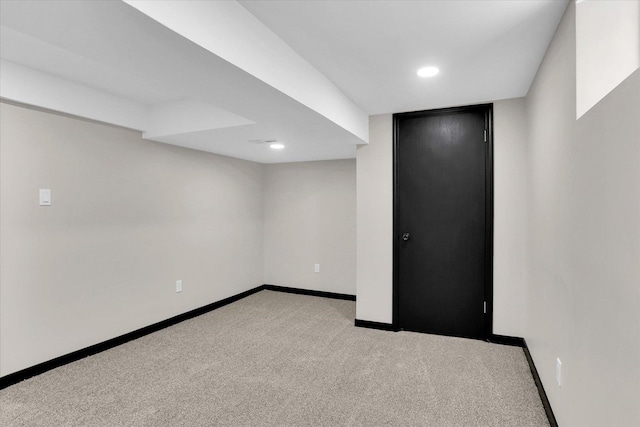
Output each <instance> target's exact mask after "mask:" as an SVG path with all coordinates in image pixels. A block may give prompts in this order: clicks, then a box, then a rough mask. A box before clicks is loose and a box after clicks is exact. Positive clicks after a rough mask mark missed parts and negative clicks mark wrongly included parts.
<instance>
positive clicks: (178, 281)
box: [176, 280, 182, 292]
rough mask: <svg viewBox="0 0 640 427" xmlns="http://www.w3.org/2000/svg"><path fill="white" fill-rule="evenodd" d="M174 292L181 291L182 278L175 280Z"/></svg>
mask: <svg viewBox="0 0 640 427" xmlns="http://www.w3.org/2000/svg"><path fill="white" fill-rule="evenodd" d="M176 292H182V280H176Z"/></svg>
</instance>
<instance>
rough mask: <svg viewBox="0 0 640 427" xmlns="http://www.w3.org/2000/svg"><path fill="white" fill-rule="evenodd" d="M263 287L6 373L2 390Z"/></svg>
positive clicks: (0, 380) (229, 302) (2, 380)
mask: <svg viewBox="0 0 640 427" xmlns="http://www.w3.org/2000/svg"><path fill="white" fill-rule="evenodd" d="M263 289H264V286H262V285H261V286H258V287H256V288H253V289H249V290H248V291H245V292H242V293H239V294H237V295H233V296H231V297H229V298H225V299H223V300H220V301H216V302H214V303H211V304H208V305H205V306H203V307H199V308H196V309H194V310H191V311H188V312H186V313H182V314H179V315H177V316H174V317H171V318H170V319H166V320H162V321H160V322H158V323H154V324H153V325H149V326H145V327H144V328H140V329H137V330H135V331H133V332H129V333H126V334H124V335H120V336H118V337H115V338H112V339H109V340H107V341H103V342H101V343H98V344H94V345H92V346H89V347H86V348H83V349H80V350H76V351H74V352H71V353H68V354H65V355H63V356H60V357H56V358H55V359H51V360H47V361H46V362H42V363H39V364H37V365H35V366H31V367H29V368H26V369H22V370H20V371H18V372H14V373H12V374H9V375H5V376H4V377H1V378H0V390H2V389H4V388H7V387H9V386H11V385H13V384H16V383H19V382H20V381H24V380H26V379H27V378H31V377H33V376H36V375H40V374H42V373H45V372H47V371H50V370H52V369H55V368H58V367H60V366H63V365H66V364H68V363H71V362H75V361H77V360H80V359H84V358H85V357H88V356H92V355H94V354H97V353H100V352H102V351H105V350H109V349H111V348H114V347H117V346H119V345H121V344H124V343H127V342H129V341H131V340H135V339H137V338H140V337H143V336H145V335H149V334H151V333H153V332H157V331H159V330H161V329H164V328H167V327H169V326H172V325H175V324H176V323H180V322H183V321H185V320H188V319H192V318H194V317H196V316H200V315H202V314H205V313H208V312H210V311H212V310H215V309H217V308H220V307H223V306H225V305H227V304H231V303H232V302H235V301H238V300H240V299H242V298H245V297H248V296H249V295H252V294H255V293H256V292H260V291H261V290H263Z"/></svg>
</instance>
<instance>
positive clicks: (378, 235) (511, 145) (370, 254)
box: [356, 99, 526, 336]
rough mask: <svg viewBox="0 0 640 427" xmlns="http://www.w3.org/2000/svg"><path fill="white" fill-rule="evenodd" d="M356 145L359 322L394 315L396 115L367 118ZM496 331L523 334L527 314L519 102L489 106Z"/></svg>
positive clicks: (523, 146)
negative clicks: (364, 134)
mask: <svg viewBox="0 0 640 427" xmlns="http://www.w3.org/2000/svg"><path fill="white" fill-rule="evenodd" d="M369 126H370V129H369V135H370V136H369V138H370V140H369V145H366V146H361V147H359V148H358V153H357V167H358V171H357V174H358V182H357V185H358V195H357V200H358V224H357V229H358V235H357V239H358V243H357V244H358V263H357V275H358V277H357V282H358V293H357V296H358V299H357V302H356V304H357V305H356V307H357V311H356V317H357V318H358V319H360V320H368V321H374V322H381V323H391V322H392V315H393V307H392V299H393V298H392V296H393V277H392V272H393V236H392V234H393V188H392V186H393V134H392V130H393V129H392V128H393V117H392V115H391V114H385V115H379V116H371V117H370V121H369ZM494 151H495V153H494V160H495V176H494V181H495V182H494V190H495V206H494V209H495V221H494V229H495V236H494V243H495V250H494V274H495V277H494V317H493V320H494V332H495V333H497V334H506V335H515V336H522V335H523V334H524V322H525V313H526V299H525V295H526V283H525V266H526V263H525V261H526V259H525V238H526V227H525V225H526V205H525V203H524V197H525V196H524V191H525V190H526V176H525V170H524V169H525V165H526V162H525V156H526V120H525V103H524V99H512V100H505V101H497V102H495V103H494Z"/></svg>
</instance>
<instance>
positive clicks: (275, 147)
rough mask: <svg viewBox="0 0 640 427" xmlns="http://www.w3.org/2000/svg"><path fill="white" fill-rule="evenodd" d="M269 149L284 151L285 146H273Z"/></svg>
mask: <svg viewBox="0 0 640 427" xmlns="http://www.w3.org/2000/svg"><path fill="white" fill-rule="evenodd" d="M269 147H271V148H272V149H274V150H282V149H283V148H284V144H278V143H276V144H271V145H270V146H269Z"/></svg>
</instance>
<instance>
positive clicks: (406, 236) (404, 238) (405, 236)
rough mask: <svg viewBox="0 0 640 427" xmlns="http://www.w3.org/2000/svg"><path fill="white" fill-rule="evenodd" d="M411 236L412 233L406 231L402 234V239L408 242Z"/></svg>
mask: <svg viewBox="0 0 640 427" xmlns="http://www.w3.org/2000/svg"><path fill="white" fill-rule="evenodd" d="M409 237H411V235H410V234H409V233H404V234H403V235H402V240H404V241H405V242H406V241H407V240H409Z"/></svg>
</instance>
